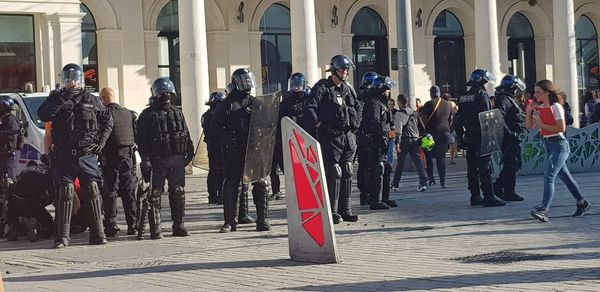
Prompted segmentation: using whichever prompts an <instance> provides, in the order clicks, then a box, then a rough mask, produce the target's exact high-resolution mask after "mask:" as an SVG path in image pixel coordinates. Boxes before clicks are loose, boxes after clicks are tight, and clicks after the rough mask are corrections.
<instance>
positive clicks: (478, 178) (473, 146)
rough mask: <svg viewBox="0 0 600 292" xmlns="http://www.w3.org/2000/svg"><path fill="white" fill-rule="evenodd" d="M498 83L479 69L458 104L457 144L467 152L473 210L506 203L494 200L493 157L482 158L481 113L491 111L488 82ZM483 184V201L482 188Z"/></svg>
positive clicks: (456, 122) (468, 177) (487, 73)
mask: <svg viewBox="0 0 600 292" xmlns="http://www.w3.org/2000/svg"><path fill="white" fill-rule="evenodd" d="M495 80H496V78H495V77H494V75H492V73H490V72H488V71H486V70H483V69H477V70H475V71H473V73H471V78H470V79H469V81H468V82H467V84H466V85H467V86H471V88H470V89H469V91H468V92H467V93H466V94H465V95H462V96H461V97H460V98H459V100H458V102H459V106H458V113H457V117H456V121H455V128H456V135H457V142H458V144H462V145H465V146H466V148H467V179H468V182H469V191H470V192H471V206H478V205H484V206H485V207H497V206H504V205H505V202H504V201H503V200H501V199H498V198H497V197H496V196H494V191H493V190H492V175H491V155H484V156H480V148H481V138H482V137H481V125H480V124H479V113H481V112H485V111H489V110H490V109H491V104H490V97H489V96H488V94H487V92H486V90H485V87H486V85H487V83H488V82H490V83H493V82H494V81H495ZM480 184H481V192H482V193H483V199H482V198H481V195H480V192H479V188H480Z"/></svg>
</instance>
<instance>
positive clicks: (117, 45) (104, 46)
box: [96, 29, 133, 104]
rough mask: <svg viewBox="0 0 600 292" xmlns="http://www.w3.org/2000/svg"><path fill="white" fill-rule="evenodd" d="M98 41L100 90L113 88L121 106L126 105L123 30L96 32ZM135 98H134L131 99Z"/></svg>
mask: <svg viewBox="0 0 600 292" xmlns="http://www.w3.org/2000/svg"><path fill="white" fill-rule="evenodd" d="M96 36H97V40H98V78H100V83H99V87H100V88H98V90H101V89H102V88H104V87H107V86H109V87H112V88H113V89H114V90H115V96H116V97H118V98H119V103H120V104H125V100H124V99H123V98H124V96H123V94H122V93H123V85H124V84H123V56H122V54H121V52H122V45H123V33H122V31H121V30H115V29H101V30H98V31H96ZM130 98H133V97H130Z"/></svg>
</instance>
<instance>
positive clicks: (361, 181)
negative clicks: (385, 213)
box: [356, 71, 379, 206]
mask: <svg viewBox="0 0 600 292" xmlns="http://www.w3.org/2000/svg"><path fill="white" fill-rule="evenodd" d="M377 77H379V74H377V72H373V71H369V72H367V73H365V74H363V76H362V79H361V82H360V86H359V87H358V102H359V103H360V104H361V107H362V104H364V101H365V100H366V98H367V96H368V95H370V94H371V92H370V91H371V88H372V84H373V81H374V80H375V79H376V78H377ZM359 136H360V133H359ZM360 140H361V139H358V145H357V147H356V158H358V169H357V170H356V187H358V190H359V192H360V205H361V206H363V205H369V203H370V198H369V190H368V186H367V182H368V178H367V176H368V173H367V172H366V171H367V169H368V167H367V160H366V159H367V155H366V151H364V150H365V147H364V146H365V145H364V143H361V141H360Z"/></svg>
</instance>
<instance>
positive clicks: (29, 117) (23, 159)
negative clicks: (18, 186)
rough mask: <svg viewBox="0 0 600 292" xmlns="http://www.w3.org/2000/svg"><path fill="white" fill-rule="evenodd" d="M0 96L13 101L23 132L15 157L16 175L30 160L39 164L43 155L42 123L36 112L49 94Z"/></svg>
mask: <svg viewBox="0 0 600 292" xmlns="http://www.w3.org/2000/svg"><path fill="white" fill-rule="evenodd" d="M0 95H7V96H10V97H11V98H12V99H14V101H15V105H16V111H15V115H16V116H17V119H18V120H19V121H21V123H22V126H23V129H24V130H25V135H24V137H23V144H22V146H21V149H20V151H18V152H17V153H16V157H15V158H16V159H17V162H18V168H17V171H16V173H20V172H21V171H22V170H23V169H24V168H25V166H26V165H27V162H29V161H30V160H35V161H37V162H38V163H39V162H40V161H39V160H40V156H41V155H42V154H43V153H44V134H45V130H44V122H42V121H41V120H40V118H39V117H38V114H37V110H38V108H39V107H40V105H42V103H43V102H44V101H45V100H46V98H47V97H48V95H49V93H47V92H42V93H0Z"/></svg>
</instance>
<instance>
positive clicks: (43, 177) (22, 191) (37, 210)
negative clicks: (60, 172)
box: [8, 165, 55, 240]
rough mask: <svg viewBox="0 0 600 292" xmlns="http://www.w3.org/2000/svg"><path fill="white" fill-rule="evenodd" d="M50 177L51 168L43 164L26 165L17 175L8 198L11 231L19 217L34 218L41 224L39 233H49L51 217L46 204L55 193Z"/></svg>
mask: <svg viewBox="0 0 600 292" xmlns="http://www.w3.org/2000/svg"><path fill="white" fill-rule="evenodd" d="M52 179H53V178H52V170H51V169H50V167H48V166H44V165H40V166H37V165H36V166H30V167H27V168H25V169H24V170H23V171H22V172H21V173H20V174H19V175H18V176H17V181H16V183H15V184H14V185H13V187H12V192H11V195H10V196H9V198H8V201H9V204H8V207H9V208H8V222H9V224H11V231H12V229H13V228H15V224H16V223H17V222H18V218H19V217H24V218H35V219H36V220H37V222H38V223H39V224H40V226H41V231H42V232H41V233H43V234H44V235H46V234H47V235H50V233H51V230H52V223H53V219H52V215H50V213H49V212H48V210H46V206H48V205H50V204H52V201H53V199H54V195H55V194H54V186H53V182H52ZM35 227H36V228H37V226H35ZM17 229H18V228H17ZM13 232H18V230H15V231H13ZM17 236H18V233H17V234H15V236H14V237H13V239H14V240H16V239H17V238H16V237H17Z"/></svg>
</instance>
